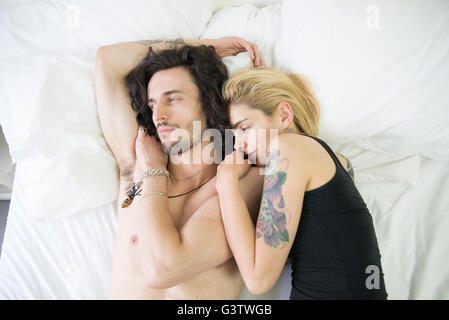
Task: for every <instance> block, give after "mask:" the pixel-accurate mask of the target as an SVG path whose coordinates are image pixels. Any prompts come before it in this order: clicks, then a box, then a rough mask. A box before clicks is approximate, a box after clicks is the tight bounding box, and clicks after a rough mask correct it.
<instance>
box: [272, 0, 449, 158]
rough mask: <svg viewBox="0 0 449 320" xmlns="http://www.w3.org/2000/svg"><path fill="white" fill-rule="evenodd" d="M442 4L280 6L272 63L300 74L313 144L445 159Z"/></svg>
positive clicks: (448, 79) (433, 0) (447, 21)
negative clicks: (311, 93)
mask: <svg viewBox="0 0 449 320" xmlns="http://www.w3.org/2000/svg"><path fill="white" fill-rule="evenodd" d="M448 39H449V1H446V0H430V1H421V0H395V1H383V0H317V1H304V0H301V1H298V0H285V1H284V2H283V8H282V33H281V38H280V41H279V43H278V45H277V46H276V59H277V60H276V63H277V66H278V67H280V68H283V69H287V70H290V71H292V72H296V73H302V74H305V75H306V76H307V77H308V78H309V79H310V80H311V82H312V84H313V88H314V89H315V92H316V93H317V96H318V99H319V100H320V102H321V107H322V109H321V110H322V120H321V125H320V128H321V129H320V136H321V137H323V138H324V139H326V140H328V141H329V142H331V143H341V144H345V143H353V142H356V141H364V140H366V141H373V142H376V143H379V144H380V145H382V146H383V147H384V148H385V150H388V151H392V152H415V153H422V154H425V155H427V156H432V157H448V156H449V125H448V124H449V90H448V83H449V41H448Z"/></svg>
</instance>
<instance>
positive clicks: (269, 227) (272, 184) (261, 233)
mask: <svg viewBox="0 0 449 320" xmlns="http://www.w3.org/2000/svg"><path fill="white" fill-rule="evenodd" d="M281 163H283V164H284V166H285V168H282V170H281V169H280V168H279V165H280V164H281ZM287 167H288V159H281V160H279V150H275V151H274V152H272V153H271V155H270V158H269V159H268V162H267V170H268V172H267V173H266V176H265V182H264V191H263V195H262V202H261V207H260V211H259V217H258V218H257V225H256V238H260V237H263V238H264V240H265V243H266V244H268V245H269V246H271V247H273V248H284V247H285V246H286V244H287V242H288V241H289V234H288V230H287V223H288V222H289V221H287V217H288V218H290V214H289V212H288V211H287V209H286V208H285V203H284V197H283V195H282V185H283V184H284V183H285V181H286V179H287V173H286V172H285V171H284V170H286V169H287ZM273 168H275V170H273ZM288 220H290V219H288Z"/></svg>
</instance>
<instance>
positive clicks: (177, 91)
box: [147, 90, 185, 102]
mask: <svg viewBox="0 0 449 320" xmlns="http://www.w3.org/2000/svg"><path fill="white" fill-rule="evenodd" d="M173 93H182V94H185V93H184V92H182V91H181V90H170V91H166V92H164V93H163V94H162V95H161V96H169V95H171V94H173ZM153 101H155V100H154V99H153V98H148V101H147V102H153Z"/></svg>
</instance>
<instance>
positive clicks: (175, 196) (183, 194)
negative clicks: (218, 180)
mask: <svg viewBox="0 0 449 320" xmlns="http://www.w3.org/2000/svg"><path fill="white" fill-rule="evenodd" d="M213 177H215V176H212V177H210V178H209V179H208V180H206V182H203V183H202V184H200V185H199V186H198V187H195V188H194V189H192V190H190V191H187V192H184V193H180V194H175V195H173V196H168V198H169V199H171V198H177V197H181V196H185V195H186V194H189V193H192V192H193V191H195V190H198V189H199V188H201V187H202V186H204V185H205V184H206V183H208V182H209V181H210V180H212V178H213Z"/></svg>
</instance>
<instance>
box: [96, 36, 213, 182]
mask: <svg viewBox="0 0 449 320" xmlns="http://www.w3.org/2000/svg"><path fill="white" fill-rule="evenodd" d="M201 44H209V40H207V39H205V40H182V39H176V40H145V41H136V42H124V43H119V44H113V45H107V46H102V47H100V48H99V49H98V50H97V57H96V64H95V79H94V80H95V94H96V103H97V113H98V117H99V120H100V126H101V130H102V131H103V135H104V137H105V139H106V142H107V143H108V145H109V147H110V149H111V151H112V153H113V154H114V157H115V159H116V160H117V163H118V166H119V169H120V174H121V175H126V174H127V173H126V172H127V171H129V170H130V169H131V170H132V168H133V167H134V164H135V152H134V142H135V139H136V135H137V128H138V123H137V120H136V116H137V113H136V112H135V111H134V110H133V109H132V108H131V99H130V97H129V95H128V92H127V89H126V84H125V77H126V75H127V74H128V73H129V72H130V71H131V70H132V69H134V67H136V66H137V64H138V63H139V61H140V60H141V59H143V58H144V57H145V55H146V54H147V52H148V49H149V47H150V46H151V47H152V49H153V51H156V52H157V51H160V50H164V49H170V48H175V47H176V46H179V45H201Z"/></svg>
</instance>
